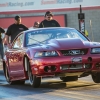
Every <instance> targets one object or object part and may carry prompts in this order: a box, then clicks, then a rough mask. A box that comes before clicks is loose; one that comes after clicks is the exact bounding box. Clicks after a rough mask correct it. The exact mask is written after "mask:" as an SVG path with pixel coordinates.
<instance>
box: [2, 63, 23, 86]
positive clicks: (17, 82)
mask: <svg viewBox="0 0 100 100" xmlns="http://www.w3.org/2000/svg"><path fill="white" fill-rule="evenodd" d="M4 74H5V78H6V81H7V82H8V83H9V84H10V85H16V84H19V85H23V84H25V80H16V81H11V80H10V77H9V72H8V69H7V66H6V64H5V68H4Z"/></svg>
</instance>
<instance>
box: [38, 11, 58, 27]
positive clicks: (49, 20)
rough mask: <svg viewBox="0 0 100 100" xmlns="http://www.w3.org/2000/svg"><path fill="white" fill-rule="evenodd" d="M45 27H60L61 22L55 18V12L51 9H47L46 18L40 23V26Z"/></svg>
mask: <svg viewBox="0 0 100 100" xmlns="http://www.w3.org/2000/svg"><path fill="white" fill-rule="evenodd" d="M45 27H60V24H59V23H58V22H57V21H56V20H54V19H53V14H52V12H51V11H47V12H46V13H45V19H44V20H43V21H42V22H41V23H40V25H39V28H45Z"/></svg>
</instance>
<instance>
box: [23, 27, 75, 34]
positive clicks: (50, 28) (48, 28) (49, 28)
mask: <svg viewBox="0 0 100 100" xmlns="http://www.w3.org/2000/svg"><path fill="white" fill-rule="evenodd" d="M52 29H75V28H71V27H47V28H35V29H29V30H26V31H24V32H25V33H27V32H31V31H34V30H52Z"/></svg>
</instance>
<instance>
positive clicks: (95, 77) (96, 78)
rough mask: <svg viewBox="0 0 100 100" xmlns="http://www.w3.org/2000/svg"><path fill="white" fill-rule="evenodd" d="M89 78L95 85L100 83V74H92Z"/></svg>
mask: <svg viewBox="0 0 100 100" xmlns="http://www.w3.org/2000/svg"><path fill="white" fill-rule="evenodd" d="M91 76H92V80H93V81H94V82H95V83H100V72H97V73H92V74H91Z"/></svg>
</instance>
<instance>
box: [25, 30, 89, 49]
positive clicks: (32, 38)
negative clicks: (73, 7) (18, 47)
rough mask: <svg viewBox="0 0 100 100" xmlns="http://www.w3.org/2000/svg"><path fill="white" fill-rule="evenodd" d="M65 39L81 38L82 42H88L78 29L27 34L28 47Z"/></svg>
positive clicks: (37, 31) (35, 31) (38, 31)
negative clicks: (51, 40)
mask: <svg viewBox="0 0 100 100" xmlns="http://www.w3.org/2000/svg"><path fill="white" fill-rule="evenodd" d="M63 38H66V39H68V38H79V39H81V40H82V41H88V39H87V38H86V37H84V36H83V35H82V34H81V33H80V32H79V31H77V30H76V29H67V28H59V29H44V30H43V29H41V30H33V31H30V32H27V34H26V46H27V47H28V46H31V45H37V44H40V43H47V41H48V40H50V39H63Z"/></svg>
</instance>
